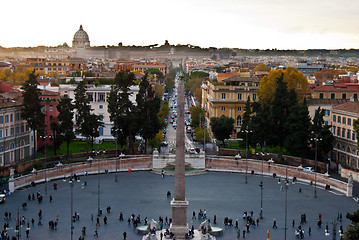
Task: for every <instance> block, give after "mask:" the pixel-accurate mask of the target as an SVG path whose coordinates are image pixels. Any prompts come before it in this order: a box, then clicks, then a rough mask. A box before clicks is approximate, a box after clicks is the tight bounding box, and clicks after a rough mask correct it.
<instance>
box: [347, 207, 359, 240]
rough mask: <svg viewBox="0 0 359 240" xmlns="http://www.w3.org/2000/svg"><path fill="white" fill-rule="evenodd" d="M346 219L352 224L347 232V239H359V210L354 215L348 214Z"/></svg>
mask: <svg viewBox="0 0 359 240" xmlns="http://www.w3.org/2000/svg"><path fill="white" fill-rule="evenodd" d="M346 217H347V218H348V219H349V220H350V221H351V224H350V225H349V226H348V229H347V231H346V232H345V239H346V240H356V239H359V210H356V211H355V212H354V213H353V214H350V213H347V215H346Z"/></svg>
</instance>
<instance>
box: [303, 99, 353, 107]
mask: <svg viewBox="0 0 359 240" xmlns="http://www.w3.org/2000/svg"><path fill="white" fill-rule="evenodd" d="M348 101H350V100H349V99H318V98H316V99H307V104H308V105H320V104H323V105H338V104H342V103H345V102H348Z"/></svg>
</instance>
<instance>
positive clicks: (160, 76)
mask: <svg viewBox="0 0 359 240" xmlns="http://www.w3.org/2000/svg"><path fill="white" fill-rule="evenodd" d="M145 74H156V76H157V79H163V73H162V72H161V71H160V70H159V69H156V68H149V69H147V70H146V71H145Z"/></svg>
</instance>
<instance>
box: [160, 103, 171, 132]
mask: <svg viewBox="0 0 359 240" xmlns="http://www.w3.org/2000/svg"><path fill="white" fill-rule="evenodd" d="M169 112H170V107H169V106H168V102H164V103H163V104H162V105H161V108H160V111H159V112H158V114H157V115H158V119H159V121H160V125H161V128H164V127H166V123H165V119H166V118H167V116H168V114H169Z"/></svg>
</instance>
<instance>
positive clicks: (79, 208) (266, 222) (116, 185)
mask: <svg viewBox="0 0 359 240" xmlns="http://www.w3.org/2000/svg"><path fill="white" fill-rule="evenodd" d="M114 179H115V175H114V174H107V175H100V183H101V184H100V196H101V198H100V206H101V208H102V209H103V212H104V214H103V216H102V217H101V218H100V223H101V226H100V227H98V233H99V238H98V239H123V237H122V236H123V232H124V231H126V232H127V239H129V240H132V239H141V238H142V236H139V235H137V234H136V233H135V231H134V228H133V227H132V226H129V225H128V223H127V219H128V218H129V216H130V215H131V214H132V213H133V214H135V215H136V216H137V215H138V214H140V216H141V219H144V217H147V218H148V219H151V218H153V219H155V220H157V219H158V217H159V216H162V217H166V216H167V217H171V207H170V199H169V198H167V197H166V193H167V191H171V192H173V188H174V187H173V186H174V177H173V176H165V178H162V177H161V176H160V175H158V174H154V173H152V172H132V173H128V172H125V173H120V174H118V182H114ZM85 181H86V182H87V186H86V187H85V188H82V186H81V185H82V183H84V182H85ZM97 181H98V177H97V176H88V177H82V178H81V182H75V183H74V188H73V190H74V191H73V199H74V200H73V206H74V208H73V209H74V211H76V212H77V213H79V215H80V220H78V221H76V222H75V223H74V227H75V228H74V238H73V239H78V238H79V236H80V235H81V229H82V227H83V226H86V229H87V230H86V232H87V235H86V238H85V239H95V238H94V237H93V234H94V231H95V228H96V226H95V224H96V213H97V203H98V195H97V192H98V186H97ZM259 182H260V177H258V176H252V175H249V176H248V184H245V183H244V175H242V174H237V173H206V174H202V175H195V176H187V177H186V196H187V199H188V200H189V207H188V212H187V215H188V225H189V226H190V227H191V226H192V225H194V227H195V228H196V229H197V228H198V226H199V224H200V223H201V222H202V221H203V220H202V219H201V220H198V219H192V212H193V211H196V213H198V211H199V210H200V209H202V210H204V209H206V211H207V216H208V218H210V219H211V221H212V222H213V216H214V215H216V216H217V224H216V225H215V226H218V227H223V228H224V234H223V235H222V236H218V237H217V239H231V240H232V239H236V237H237V234H236V233H237V229H235V228H234V227H233V226H224V224H223V220H224V218H225V217H226V216H227V217H229V218H232V219H233V222H235V220H236V219H237V218H238V219H239V223H240V224H239V228H240V229H241V230H243V229H244V227H245V222H244V221H243V220H242V214H243V212H244V211H248V212H249V211H251V210H253V211H254V218H255V219H257V218H258V213H259V211H260V188H259V186H258V185H259ZM277 182H278V180H277V179H273V178H270V177H265V178H264V198H263V216H264V219H263V220H261V221H260V223H259V226H257V227H256V228H255V229H253V228H251V232H250V233H248V234H246V239H265V238H266V236H267V230H268V229H269V230H270V236H271V239H284V230H283V229H284V217H285V215H284V204H285V192H284V191H280V187H279V185H278V184H277ZM53 183H54V182H50V183H48V184H47V186H48V193H47V195H45V193H44V184H41V185H36V186H35V187H30V188H27V189H22V190H19V191H16V192H15V193H14V194H12V195H11V196H8V197H7V199H6V202H5V203H4V204H2V205H0V214H1V215H4V212H5V211H11V213H12V219H11V220H10V221H9V224H10V229H9V235H10V236H12V235H15V233H14V229H15V219H16V215H17V209H19V211H20V212H19V215H20V217H22V216H24V217H25V218H26V220H25V223H27V222H28V221H31V218H34V219H35V220H36V222H35V225H34V226H33V227H32V226H31V222H30V223H29V224H30V227H31V230H30V237H29V239H52V240H56V239H70V213H71V211H70V203H71V201H70V200H71V198H70V186H69V183H68V182H63V181H62V180H59V181H56V183H57V184H58V190H54V189H53V187H52V186H53ZM299 188H301V189H302V191H301V192H299ZM37 191H40V193H41V194H42V195H43V196H44V200H43V202H42V203H41V204H39V203H38V202H37V201H33V200H31V201H28V200H27V197H28V194H32V193H34V194H35V195H36V192H37ZM50 195H51V196H52V197H53V201H52V202H50V201H49V197H50ZM313 195H314V188H313V187H312V186H309V185H304V184H299V183H297V184H295V185H290V186H289V188H288V217H287V219H288V221H287V225H288V231H287V239H295V236H294V231H295V228H293V227H292V220H293V219H294V220H295V227H297V226H298V225H299V221H300V215H301V214H302V213H305V214H306V215H307V223H305V224H304V225H303V227H304V229H305V237H306V239H328V237H327V236H324V228H325V225H326V224H328V226H329V230H330V233H332V226H333V225H332V222H333V221H334V220H335V219H336V217H337V213H338V212H341V213H342V215H343V222H342V223H339V224H338V225H337V231H338V229H339V226H340V225H341V224H342V225H343V227H344V228H345V229H346V227H347V225H348V224H349V221H348V220H347V219H345V214H346V213H347V212H354V211H355V210H356V209H357V208H358V203H356V202H355V201H354V200H353V199H352V198H347V197H345V196H343V195H341V194H337V193H336V194H333V193H331V192H328V191H326V190H324V189H318V198H316V199H315V198H313ZM172 196H173V195H172ZM23 202H27V203H28V208H27V210H22V207H21V204H22V203H23ZM107 206H111V212H110V213H106V207H107ZM40 209H41V210H42V215H43V220H42V223H43V225H42V226H38V225H37V223H38V212H39V210H40ZM120 211H122V212H123V215H124V218H125V221H122V222H120V221H119V220H118V217H119V213H120ZM56 214H58V215H59V222H58V227H57V230H51V228H49V226H48V222H49V221H51V220H53V221H55V218H56ZM91 214H94V220H93V221H91ZM319 214H322V216H323V226H322V228H318V227H317V226H316V222H317V219H318V215H319ZM105 215H106V216H107V218H108V224H106V225H105V224H104V222H103V217H104V216H105ZM274 218H275V219H276V221H277V225H278V229H272V224H273V219H274ZM4 222H5V220H4V218H3V217H0V224H1V225H0V226H3V224H4ZM25 225H26V224H25ZM309 226H311V228H312V236H308V234H307V232H308V228H309ZM165 227H167V226H165ZM25 228H26V227H25V226H23V227H22V228H21V234H22V238H26V237H25ZM337 239H339V237H337Z"/></svg>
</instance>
